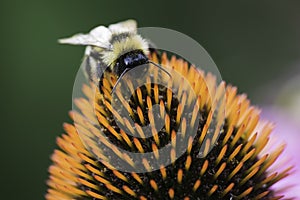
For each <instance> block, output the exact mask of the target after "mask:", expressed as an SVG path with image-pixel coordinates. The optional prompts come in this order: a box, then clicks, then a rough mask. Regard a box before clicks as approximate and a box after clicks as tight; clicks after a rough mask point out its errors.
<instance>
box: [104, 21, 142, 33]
mask: <svg viewBox="0 0 300 200" xmlns="http://www.w3.org/2000/svg"><path fill="white" fill-rule="evenodd" d="M108 29H109V30H110V31H111V32H112V33H123V32H131V33H136V31H137V30H136V29H137V23H136V21H135V20H133V19H129V20H126V21H123V22H119V23H116V24H111V25H109V26H108Z"/></svg>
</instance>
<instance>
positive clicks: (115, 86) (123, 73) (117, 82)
mask: <svg viewBox="0 0 300 200" xmlns="http://www.w3.org/2000/svg"><path fill="white" fill-rule="evenodd" d="M129 70H130V69H129V68H126V69H125V70H124V71H123V72H122V74H121V75H120V76H119V77H118V79H117V81H116V83H115V85H114V87H113V89H112V90H111V94H112V93H114V92H115V90H116V88H117V85H118V84H119V83H120V81H121V78H122V77H123V76H124V75H125V73H126V72H128V71H129Z"/></svg>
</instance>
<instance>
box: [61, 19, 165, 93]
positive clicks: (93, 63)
mask: <svg viewBox="0 0 300 200" xmlns="http://www.w3.org/2000/svg"><path fill="white" fill-rule="evenodd" d="M59 43H62V44H72V45H83V46H86V50H85V55H84V59H83V64H84V73H85V75H86V76H87V78H89V79H90V80H91V81H93V82H94V83H96V84H98V86H99V84H100V79H101V75H102V74H103V73H104V71H105V70H106V69H107V68H108V69H110V70H111V72H113V73H114V75H115V76H116V77H117V81H116V83H115V86H114V87H113V89H112V92H113V91H114V89H115V87H116V85H117V84H118V83H119V81H120V79H121V78H122V77H123V76H124V75H125V73H126V72H128V71H129V70H131V69H133V68H135V67H137V66H140V65H144V64H150V63H152V64H153V65H155V66H156V67H158V68H160V69H161V70H163V71H164V72H166V73H167V74H168V75H169V76H170V74H169V73H168V72H167V71H166V70H165V69H164V68H163V67H162V66H160V65H159V64H157V63H154V62H152V61H150V60H149V58H148V56H149V53H150V49H152V48H151V47H150V46H151V44H150V42H149V41H148V40H146V39H145V38H143V37H142V36H141V35H139V34H138V33H137V23H136V21H135V20H132V19H131V20H126V21H122V22H119V23H116V24H111V25H109V26H108V27H105V26H98V27H96V28H94V29H92V30H91V31H90V32H89V33H88V34H82V33H80V34H76V35H74V36H72V37H69V38H65V39H60V40H59Z"/></svg>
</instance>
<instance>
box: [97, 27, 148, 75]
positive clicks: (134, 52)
mask: <svg viewBox="0 0 300 200" xmlns="http://www.w3.org/2000/svg"><path fill="white" fill-rule="evenodd" d="M110 43H111V45H112V48H111V50H109V51H106V52H105V53H104V54H103V57H102V59H103V61H104V62H105V63H106V64H107V65H108V66H110V67H111V69H112V70H113V71H115V72H116V73H117V75H120V74H119V73H118V71H124V70H125V69H126V68H134V67H136V66H138V65H141V64H145V63H146V61H147V60H148V58H147V55H148V50H149V46H148V42H147V41H146V40H145V39H143V38H142V37H141V36H140V35H137V34H133V33H128V32H124V33H118V34H114V35H112V37H111V39H110ZM118 68H120V69H118Z"/></svg>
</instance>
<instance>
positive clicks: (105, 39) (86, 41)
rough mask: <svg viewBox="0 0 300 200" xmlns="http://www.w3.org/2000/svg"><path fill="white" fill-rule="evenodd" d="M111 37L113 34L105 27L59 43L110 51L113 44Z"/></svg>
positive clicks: (61, 40)
mask: <svg viewBox="0 0 300 200" xmlns="http://www.w3.org/2000/svg"><path fill="white" fill-rule="evenodd" d="M111 35H112V33H111V31H110V30H109V29H108V28H106V27H105V26H98V27H96V28H94V29H92V30H91V31H90V32H89V33H88V34H82V33H79V34H76V35H74V36H72V37H69V38H63V39H60V40H58V41H59V43H62V44H73V45H89V46H97V47H101V48H105V49H110V48H111V44H110V42H109V40H110V38H111Z"/></svg>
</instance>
